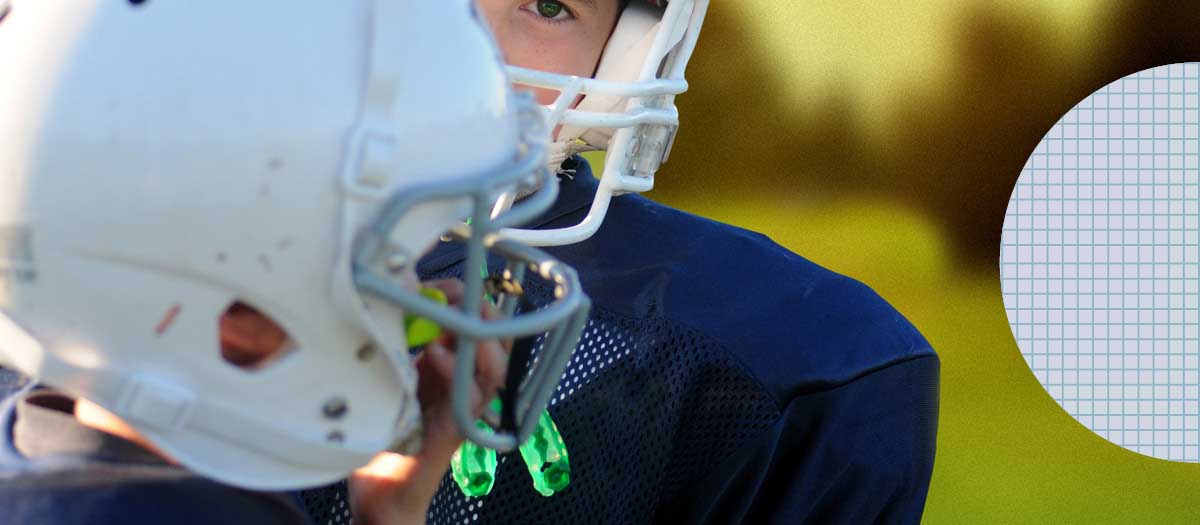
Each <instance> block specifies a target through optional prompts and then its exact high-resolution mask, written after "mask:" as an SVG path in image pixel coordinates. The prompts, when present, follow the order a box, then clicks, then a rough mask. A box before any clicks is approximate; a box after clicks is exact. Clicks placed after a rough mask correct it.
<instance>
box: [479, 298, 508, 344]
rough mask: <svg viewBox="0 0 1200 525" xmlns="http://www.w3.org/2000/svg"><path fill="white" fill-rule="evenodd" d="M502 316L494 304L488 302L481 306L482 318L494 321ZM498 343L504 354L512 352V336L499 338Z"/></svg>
mask: <svg viewBox="0 0 1200 525" xmlns="http://www.w3.org/2000/svg"><path fill="white" fill-rule="evenodd" d="M503 317H504V314H501V313H500V310H499V309H498V308H496V307H495V306H493V305H490V304H489V305H484V308H483V318H484V319H486V320H488V321H494V320H496V319H501V318H503ZM499 343H500V347H501V350H503V351H504V354H505V355H508V354H512V344H513V340H512V338H504V339H501V340H500V341H499Z"/></svg>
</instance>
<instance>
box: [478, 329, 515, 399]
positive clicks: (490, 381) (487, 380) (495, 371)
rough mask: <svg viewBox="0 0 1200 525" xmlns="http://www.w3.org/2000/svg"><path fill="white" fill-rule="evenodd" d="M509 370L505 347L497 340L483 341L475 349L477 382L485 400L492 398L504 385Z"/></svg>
mask: <svg viewBox="0 0 1200 525" xmlns="http://www.w3.org/2000/svg"><path fill="white" fill-rule="evenodd" d="M507 371H508V358H507V356H506V355H505V350H504V347H503V346H502V345H501V344H500V343H499V342H497V341H495V340H488V341H484V342H481V343H480V344H479V346H478V349H477V350H476V351H475V383H476V386H477V387H478V388H479V391H480V394H482V397H483V398H484V399H485V400H491V398H492V397H494V396H495V395H496V392H497V391H498V390H500V387H501V386H504V379H505V376H506V374H507Z"/></svg>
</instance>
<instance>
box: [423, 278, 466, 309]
mask: <svg viewBox="0 0 1200 525" xmlns="http://www.w3.org/2000/svg"><path fill="white" fill-rule="evenodd" d="M421 286H426V287H429V288H437V289H438V290H441V291H442V293H444V294H446V301H447V302H449V303H450V304H452V305H458V304H462V302H463V297H464V296H465V295H466V292H465V287H464V286H463V282H462V281H460V280H458V279H436V280H433V281H425V282H423V283H421Z"/></svg>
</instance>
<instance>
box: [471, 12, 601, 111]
mask: <svg viewBox="0 0 1200 525" xmlns="http://www.w3.org/2000/svg"><path fill="white" fill-rule="evenodd" d="M477 3H478V5H479V9H480V12H482V13H483V15H484V16H485V17H486V18H487V20H488V23H489V24H490V25H491V26H492V32H493V33H495V35H496V40H497V42H498V43H499V44H500V49H501V51H503V52H504V58H505V60H507V61H508V63H509V64H511V65H514V66H520V67H526V68H529V69H537V70H541V71H549V72H552V73H561V74H565V75H574V76H580V77H590V76H592V74H593V73H594V72H595V71H596V65H597V64H598V63H599V62H600V55H601V53H602V52H603V51H604V46H605V44H606V43H608V37H609V35H610V34H612V30H613V27H614V26H616V24H617V15H619V14H620V13H619V11H620V0H477ZM535 92H536V93H537V99H538V103H540V104H551V103H553V102H554V99H555V98H556V97H557V96H558V93H557V92H555V91H553V90H548V89H537V90H535Z"/></svg>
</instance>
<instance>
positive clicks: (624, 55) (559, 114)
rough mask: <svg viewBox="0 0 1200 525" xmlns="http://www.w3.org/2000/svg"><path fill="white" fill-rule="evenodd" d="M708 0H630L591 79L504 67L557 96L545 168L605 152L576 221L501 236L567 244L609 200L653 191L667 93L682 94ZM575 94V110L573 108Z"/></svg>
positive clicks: (664, 144)
mask: <svg viewBox="0 0 1200 525" xmlns="http://www.w3.org/2000/svg"><path fill="white" fill-rule="evenodd" d="M708 3H709V0H632V1H631V2H630V3H629V5H628V6H627V7H625V10H624V11H623V12H622V13H621V16H620V18H619V20H618V21H617V25H616V28H615V29H614V30H613V33H612V35H611V36H610V37H609V40H608V44H607V46H606V47H605V49H604V53H603V55H602V56H601V58H600V64H599V66H598V68H597V70H596V74H595V75H594V77H593V78H580V77H575V76H569V75H561V74H556V73H552V72H547V71H538V70H534V69H528V68H521V67H513V66H510V67H509V73H510V74H511V75H512V77H513V80H514V81H515V82H516V83H517V84H522V85H526V86H531V87H539V88H550V89H553V90H556V91H558V92H559V96H558V98H557V99H556V100H555V102H554V103H553V104H551V105H550V106H547V107H546V108H545V111H546V113H547V115H549V121H550V129H551V130H553V129H555V128H556V127H557V126H558V125H560V124H561V125H562V127H561V129H559V131H558V134H557V136H556V137H554V139H553V143H554V146H553V148H552V150H551V155H550V163H551V165H552V166H553V167H555V168H556V167H558V165H559V164H560V163H561V162H562V161H563V160H565V159H566V158H567V157H569V156H571V155H573V154H575V153H579V152H582V151H589V150H607V151H608V155H607V157H606V161H605V166H604V173H603V175H602V176H601V178H600V187H599V189H598V191H597V192H596V197H595V199H594V201H593V203H592V207H591V210H590V211H589V212H588V215H587V217H586V218H584V219H583V221H582V222H580V224H578V225H575V226H571V227H567V228H561V229H553V230H527V229H506V230H505V231H504V235H505V236H506V237H508V238H511V239H514V240H518V241H521V242H526V243H529V244H532V245H535V246H555V245H562V244H572V243H576V242H579V241H582V240H584V239H587V238H588V237H590V236H591V235H592V234H593V233H595V232H596V230H597V229H598V228H599V227H600V223H601V222H602V221H603V220H604V215H605V213H607V211H608V203H609V200H610V199H611V198H612V197H613V196H614V195H621V194H624V193H631V192H634V193H641V192H645V191H649V190H650V189H651V188H653V187H654V174H655V173H656V172H657V171H658V168H659V166H660V165H661V164H662V163H663V162H666V159H667V156H668V154H669V153H670V149H671V144H672V142H673V141H674V139H675V132H676V130H677V128H678V126H679V112H678V110H677V109H676V108H675V96H676V95H678V94H680V93H683V92H684V91H687V87H688V85H687V81H686V80H685V79H684V72H685V70H686V69H687V64H688V61H689V60H691V57H692V52H693V51H694V50H695V48H696V40H697V39H698V38H699V37H700V29H701V27H702V26H703V25H704V16H705V14H706V13H707V12H708ZM580 95H582V96H583V98H582V100H580V101H579V103H578V105H574V106H573V104H575V102H576V101H577V99H579V97H580Z"/></svg>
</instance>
